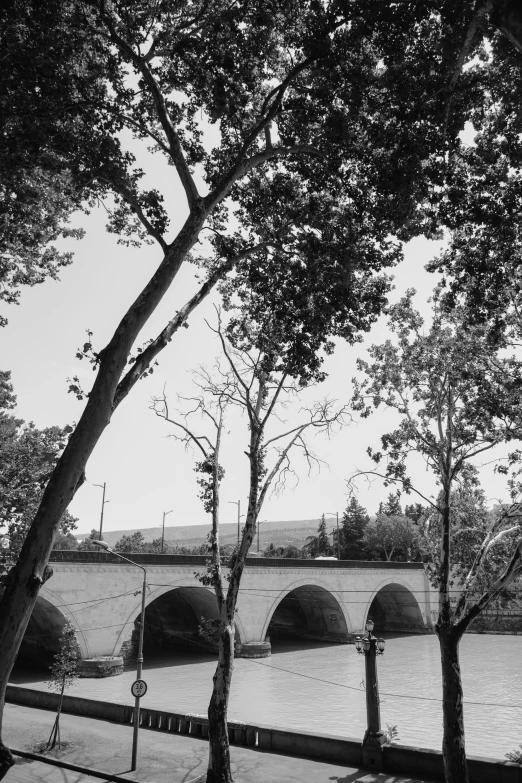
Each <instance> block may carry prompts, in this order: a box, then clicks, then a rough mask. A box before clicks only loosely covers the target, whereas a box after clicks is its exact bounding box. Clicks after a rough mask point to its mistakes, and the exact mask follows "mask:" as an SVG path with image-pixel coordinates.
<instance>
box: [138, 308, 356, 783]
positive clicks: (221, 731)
mask: <svg viewBox="0 0 522 783" xmlns="http://www.w3.org/2000/svg"><path fill="white" fill-rule="evenodd" d="M217 334H218V336H219V338H220V342H221V347H222V350H223V354H224V357H225V362H226V369H225V368H224V367H222V366H221V365H220V364H219V363H218V364H217V366H216V368H215V372H216V377H217V380H214V378H213V377H212V375H211V374H210V373H209V372H208V371H207V370H205V369H204V368H201V369H200V370H199V371H198V372H197V373H196V375H195V382H196V386H197V387H198V394H197V396H196V397H194V398H192V399H190V400H184V403H185V405H187V404H189V405H190V407H189V411H188V412H187V413H186V414H184V415H180V416H179V417H178V418H172V417H171V415H170V413H169V405H168V400H167V399H166V397H165V395H164V394H163V395H162V396H161V397H157V398H155V399H154V401H153V406H152V407H153V409H154V411H155V412H156V414H157V415H158V416H160V417H161V418H163V419H165V420H166V421H167V422H169V423H171V424H172V425H174V426H175V427H176V428H177V430H179V431H180V433H181V434H180V436H179V439H180V440H181V441H182V442H184V443H185V444H186V445H187V444H193V445H194V447H195V448H196V449H197V450H198V453H200V455H201V459H200V461H199V462H197V464H196V470H197V473H198V475H199V478H198V484H199V486H200V498H201V500H202V502H203V505H204V508H205V510H206V511H207V512H208V513H209V514H211V518H212V527H211V531H210V533H209V542H208V554H209V557H208V566H207V571H206V572H205V573H204V574H201V575H200V580H201V581H202V583H203V584H206V585H209V586H212V587H213V588H214V592H215V594H216V598H217V603H218V609H219V618H218V620H217V621H216V622H215V624H214V629H213V634H214V636H213V638H215V639H217V644H218V662H217V667H216V672H215V674H214V679H213V691H212V696H211V699H210V704H209V708H208V719H209V765H208V770H207V783H230V782H231V781H232V776H231V771H230V751H229V739H228V729H227V710H228V701H229V695H230V686H231V681H232V672H233V665H234V637H235V612H236V604H237V598H238V595H239V589H240V584H241V577H242V574H243V570H244V567H245V561H246V557H247V554H248V551H249V549H250V546H251V544H252V541H253V539H254V536H255V533H256V526H257V521H258V518H259V514H260V512H261V509H262V506H263V502H264V500H265V497H266V494H267V492H268V490H269V488H270V486H271V485H272V483H273V482H274V481H276V482H277V483H278V484H279V485H281V484H284V482H285V480H286V476H287V475H288V474H289V473H290V472H292V467H291V464H290V452H291V450H295V449H300V450H301V451H302V453H303V455H304V457H305V459H306V461H307V463H308V466H309V468H310V467H311V466H312V465H313V464H314V462H315V461H316V457H315V456H314V454H313V453H312V451H311V450H310V447H309V445H308V444H307V442H306V441H305V434H306V432H307V430H312V431H314V430H315V431H316V432H325V433H331V432H332V430H333V429H334V428H335V426H336V425H340V424H342V422H343V413H344V409H340V410H335V408H334V406H333V404H332V403H331V402H329V401H327V402H324V403H319V404H314V405H313V406H312V407H311V408H310V409H309V410H308V411H307V413H308V417H307V419H306V420H305V421H304V422H302V423H299V424H295V425H289V424H287V426H286V430H285V431H283V432H280V433H275V434H274V433H272V432H270V430H269V425H271V423H272V419H273V418H277V411H278V408H281V406H282V401H283V400H284V398H286V397H288V396H290V397H291V396H295V395H296V394H297V392H298V390H299V388H302V386H298V385H296V384H295V383H292V382H291V378H290V377H289V376H288V374H287V373H285V372H284V369H281V366H280V361H279V359H280V356H279V354H278V351H277V348H278V346H277V344H276V343H274V344H273V346H272V351H271V354H269V355H267V354H266V353H261V352H258V351H255V350H252V351H249V352H247V351H241V350H238V349H236V348H234V347H233V346H231V345H230V344H229V343H227V341H226V340H225V338H224V335H223V331H222V329H221V323H220V324H219V326H218V329H217ZM276 367H277V369H274V368H276ZM233 408H238V409H239V410H240V411H242V412H243V413H244V414H245V415H246V418H247V422H248V429H249V440H248V448H247V450H246V451H245V454H246V456H247V458H248V461H249V468H250V471H249V475H250V478H249V491H248V506H247V513H246V521H245V526H244V528H243V532H242V535H241V538H240V541H239V542H238V545H237V546H236V547H235V548H234V550H233V552H232V555H231V557H230V560H229V562H228V563H227V566H228V573H227V574H226V575H225V574H224V573H223V563H222V555H221V549H220V544H219V503H220V484H221V481H222V480H223V478H224V475H225V471H224V468H223V466H222V465H221V464H220V450H221V446H222V437H223V432H224V421H225V414H226V412H227V409H228V410H230V409H233ZM196 415H199V416H200V418H201V419H202V421H203V426H202V430H203V431H199V430H198V431H196V429H195V425H194V424H193V423H192V421H193V419H194V416H196ZM205 424H206V425H208V427H209V429H207V427H205ZM200 426H201V425H200ZM270 457H272V459H270ZM323 521H324V520H323ZM207 625H208V624H207ZM203 633H204V634H205V635H206V636H207V637H208V634H209V628H208V627H207V626H205V627H204V628H203Z"/></svg>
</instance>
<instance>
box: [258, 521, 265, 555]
mask: <svg viewBox="0 0 522 783" xmlns="http://www.w3.org/2000/svg"><path fill="white" fill-rule="evenodd" d="M266 521H267V520H266V519H262V520H261V521H259V519H258V520H257V522H256V527H257V551H258V553H259V525H262V524H263V522H266Z"/></svg>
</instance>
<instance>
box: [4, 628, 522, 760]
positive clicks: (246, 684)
mask: <svg viewBox="0 0 522 783" xmlns="http://www.w3.org/2000/svg"><path fill="white" fill-rule="evenodd" d="M386 638H387V643H386V652H385V654H384V655H383V656H381V657H379V659H378V668H379V685H380V690H381V702H382V703H381V717H382V723H383V726H385V725H386V723H388V724H390V725H397V728H398V731H399V736H400V741H401V743H402V744H407V745H418V746H421V747H431V748H440V745H441V739H442V730H441V726H442V713H441V703H440V698H441V673H440V659H439V648H438V641H437V639H436V637H435V636H407V635H397V634H388V635H387V637H386ZM521 659H522V638H521V637H516V636H493V635H473V634H470V635H467V636H465V637H464V639H463V641H462V643H461V665H462V673H463V681H464V693H465V722H466V747H467V751H468V753H469V754H470V755H476V756H490V757H497V758H503V757H504V754H505V753H506V752H507V751H509V750H513V749H514V748H516V747H518V745H519V744H520V742H521V741H522V662H521ZM214 669H215V657H214V656H212V655H209V654H208V653H195V652H191V651H189V650H182V649H180V650H178V651H176V652H169V653H167V652H165V651H162V652H161V653H158V654H157V655H151V654H149V655H148V657H146V658H145V664H144V673H143V676H144V679H145V680H146V681H147V683H148V692H147V695H146V696H145V698H144V699H143V700H142V704H143V706H144V707H146V706H151V707H152V706H154V707H157V708H159V709H165V710H169V709H170V710H173V711H178V712H182V711H186V712H205V711H206V709H207V706H208V700H209V697H210V692H211V687H212V675H213V673H214ZM134 676H135V675H134V672H133V671H132V670H129V671H126V672H125V673H124V674H123V675H122V676H120V677H112V678H109V679H103V680H81V681H79V683H78V685H77V686H75V687H74V689H73V690H72V691H71V693H74V694H75V695H78V696H88V697H90V698H93V699H103V700H114V701H120V702H125V703H128V704H132V703H133V700H132V696H131V694H130V685H131V683H132V681H133V679H134ZM41 679H43V677H42V678H41ZM41 679H40V684H38V685H36V683H35V678H34V674H33V676H30V677H29V678H26V677H24V674H23V673H22V672H20V671H19V672H18V673H16V675H15V676H13V678H12V681H13V682H19V683H21V682H24V681H25V682H27V683H28V684H29V683H30V682H31V683H33V687H45V686H43V684H41ZM363 679H364V660H363V658H362V656H361V655H358V654H357V652H356V650H355V647H354V646H353V645H337V644H326V643H321V642H307V641H296V642H294V641H292V642H288V641H285V642H283V641H279V642H276V641H274V643H273V647H272V657H271V658H263V659H258V660H247V659H239V660H237V661H236V663H235V669H234V676H233V681H232V694H231V703H230V710H229V715H230V717H231V718H232V719H234V718H236V719H238V720H245V721H251V722H253V723H261V724H268V725H271V726H280V727H285V728H294V729H304V730H306V731H317V732H318V733H326V734H337V735H341V736H345V737H353V738H357V739H360V738H362V735H363V733H364V729H365V721H366V707H365V696H364V691H363V690H362V688H363ZM484 703H486V704H484ZM496 705H503V706H496Z"/></svg>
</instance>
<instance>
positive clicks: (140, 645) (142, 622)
mask: <svg viewBox="0 0 522 783" xmlns="http://www.w3.org/2000/svg"><path fill="white" fill-rule="evenodd" d="M92 543H93V544H96V546H99V547H101V548H102V549H105V551H106V552H110V553H111V554H113V555H116V557H119V558H121V559H122V560H126V561H127V563H130V564H131V565H133V566H136V568H141V570H142V571H143V587H142V590H141V615H140V636H139V642H138V658H137V665H136V680H137V681H140V680H141V673H142V670H143V631H144V629H145V594H146V591H147V571H146V569H145V568H144V567H143V566H141V565H140V564H139V563H135V562H134V560H130V559H129V558H128V557H124V556H123V555H121V554H120V553H119V552H115V551H114V550H113V549H111V548H110V547H109V545H108V544H106V543H105V541H93V542H92ZM139 726H140V696H138V695H137V696H135V701H134V725H133V733H132V760H131V771H132V772H134V771H135V769H136V759H137V757H138V729H139Z"/></svg>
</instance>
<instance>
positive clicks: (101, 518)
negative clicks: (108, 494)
mask: <svg viewBox="0 0 522 783" xmlns="http://www.w3.org/2000/svg"><path fill="white" fill-rule="evenodd" d="M106 486H107V485H106V483H105V481H104V482H103V484H93V487H100V489H103V497H102V507H101V516H100V540H101V537H102V530H103V509H104V508H105V504H106V503H110V502H111V501H110V500H105V487H106Z"/></svg>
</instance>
